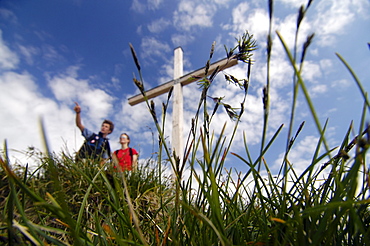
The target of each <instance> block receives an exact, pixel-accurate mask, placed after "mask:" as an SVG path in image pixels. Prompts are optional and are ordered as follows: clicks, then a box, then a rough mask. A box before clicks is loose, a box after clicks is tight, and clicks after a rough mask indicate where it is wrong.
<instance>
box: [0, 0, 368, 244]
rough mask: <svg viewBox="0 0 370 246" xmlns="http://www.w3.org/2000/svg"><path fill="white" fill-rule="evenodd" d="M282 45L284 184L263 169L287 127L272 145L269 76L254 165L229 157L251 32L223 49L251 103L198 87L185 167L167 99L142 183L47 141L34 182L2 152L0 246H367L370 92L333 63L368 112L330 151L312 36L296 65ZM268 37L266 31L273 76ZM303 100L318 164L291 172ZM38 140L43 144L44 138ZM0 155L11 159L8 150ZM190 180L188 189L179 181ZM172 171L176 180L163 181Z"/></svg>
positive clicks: (203, 83) (208, 81)
mask: <svg viewBox="0 0 370 246" xmlns="http://www.w3.org/2000/svg"><path fill="white" fill-rule="evenodd" d="M311 3H312V1H308V4H307V5H306V6H302V8H300V10H299V12H298V16H299V18H298V21H297V32H296V37H297V35H298V33H299V26H300V23H301V21H302V19H303V18H304V17H305V13H306V12H307V11H308V9H309V7H310V5H311ZM269 12H270V20H271V19H272V17H273V1H269ZM270 23H271V22H270ZM270 25H271V24H270ZM276 34H277V35H278V37H279V40H280V42H281V44H282V45H283V46H284V48H285V55H286V56H287V57H288V59H289V61H290V63H291V66H292V68H293V70H294V78H293V93H292V94H293V102H292V107H291V114H290V125H289V126H288V127H289V134H288V137H287V144H286V146H285V148H284V151H285V156H284V160H283V162H282V164H281V169H280V172H279V173H278V174H272V173H271V172H270V167H269V163H268V162H267V161H266V160H265V159H264V156H265V155H266V153H268V151H270V147H271V146H272V145H273V144H274V143H275V140H276V139H277V137H278V136H279V135H280V133H281V130H282V128H283V126H280V127H279V128H278V129H277V130H276V132H275V134H274V135H273V136H272V137H271V138H267V134H266V133H267V129H268V120H269V83H270V81H269V69H267V78H268V79H267V83H266V86H265V89H264V116H263V122H264V123H263V124H264V127H263V132H262V139H261V148H260V151H259V154H258V156H257V157H256V158H255V159H253V158H252V156H253V155H255V153H250V151H249V148H248V144H247V141H246V139H245V138H244V139H245V141H244V149H245V152H243V153H231V152H230V147H231V145H232V142H233V139H234V136H235V134H236V131H237V128H238V125H239V120H240V118H241V116H242V115H243V113H244V101H245V99H246V98H247V96H248V86H249V79H250V76H251V70H252V66H253V61H252V58H253V51H254V50H255V49H256V48H257V46H256V41H255V40H254V39H253V35H250V34H249V33H248V32H246V33H244V34H243V35H242V36H241V37H240V38H238V39H237V44H236V46H235V47H233V48H230V49H228V48H226V47H225V50H226V56H227V57H228V58H229V59H238V60H239V61H242V62H245V63H247V64H248V73H247V78H242V79H238V78H235V77H234V76H233V75H231V74H224V77H225V81H226V82H227V83H231V84H232V85H230V86H238V87H239V88H240V93H242V94H243V95H244V99H243V101H242V102H240V104H239V105H238V106H237V107H235V106H231V105H229V104H227V103H226V102H225V101H226V99H223V98H218V99H217V100H210V99H209V97H208V95H207V93H208V90H209V88H210V87H211V86H213V83H212V81H213V80H214V79H215V76H216V74H217V73H218V72H216V73H214V74H212V75H210V76H208V77H205V78H203V79H202V80H200V81H199V82H198V84H199V86H200V89H201V91H200V99H199V103H198V110H197V112H196V113H195V116H194V118H193V121H192V128H191V130H190V132H189V135H188V140H187V144H186V148H185V151H184V156H181V157H179V156H176V153H172V152H171V149H170V146H168V144H167V142H166V139H165V137H164V136H165V132H164V129H165V128H164V125H165V120H166V109H167V106H168V103H169V99H170V97H171V93H169V96H168V100H167V101H166V102H165V103H164V104H163V105H162V107H163V108H162V112H163V114H162V116H161V117H162V118H161V119H158V118H157V117H158V115H157V113H156V106H155V105H154V103H153V102H149V101H148V100H146V103H147V106H148V109H149V112H150V114H151V116H152V117H153V122H154V124H155V125H156V129H157V132H158V136H159V141H158V142H159V144H158V155H157V157H156V159H150V160H146V161H145V162H142V163H141V164H140V165H139V167H138V170H137V171H135V172H124V173H116V172H113V171H112V170H111V167H110V166H109V164H107V166H105V167H103V168H101V167H100V165H99V163H94V162H88V163H85V162H81V161H78V162H76V161H75V160H74V157H73V156H71V155H69V154H66V153H64V152H61V153H60V154H58V155H55V154H50V152H49V150H48V144H47V142H46V141H45V153H47V154H42V153H37V152H35V153H34V156H35V157H36V159H37V160H38V162H39V169H38V170H36V171H33V172H31V171H30V170H28V169H27V166H25V167H24V166H23V167H22V166H19V167H17V166H16V167H14V166H12V168H10V164H9V162H8V160H7V153H5V154H4V157H3V158H1V160H0V162H1V166H2V169H1V170H0V172H1V175H0V177H2V178H1V180H0V207H1V208H2V209H1V210H0V211H2V212H1V214H0V242H1V243H3V244H8V245H43V244H50V245H300V246H303V245H370V209H369V204H370V199H369V170H368V164H367V163H366V155H367V150H368V148H369V143H370V142H369V141H370V140H369V139H370V136H369V126H368V125H367V124H366V123H365V122H366V115H367V111H368V109H369V103H368V99H367V93H366V92H365V91H364V89H363V87H362V86H361V82H360V81H359V79H358V78H357V77H356V75H355V73H354V72H353V71H352V69H351V68H350V65H349V64H347V63H346V62H345V61H344V59H343V58H341V56H340V55H339V54H338V58H339V59H340V60H341V61H342V62H343V65H344V66H345V67H346V68H347V69H348V71H349V72H350V73H351V75H352V76H353V78H354V80H355V83H356V84H357V86H358V87H359V89H360V93H361V95H362V96H363V100H364V106H363V109H362V112H363V113H362V121H361V127H360V129H359V131H358V134H357V136H356V137H355V138H353V139H351V138H350V135H351V134H350V133H352V132H355V129H353V126H352V125H351V126H349V128H348V131H347V132H344V133H343V136H342V138H343V140H342V144H341V145H340V146H338V147H337V146H334V147H330V146H329V144H328V143H327V141H326V136H325V135H326V134H325V131H326V129H327V127H328V122H324V123H323V124H322V123H321V122H320V121H319V119H318V117H317V113H316V111H315V108H314V106H313V102H312V100H311V98H310V95H309V93H308V91H307V89H306V86H305V82H304V80H303V79H302V77H301V72H302V70H303V62H304V57H305V53H306V52H307V49H308V48H309V45H310V43H311V41H312V39H313V38H314V35H309V36H308V37H307V41H306V43H305V45H304V48H303V50H302V53H301V54H300V57H299V54H297V52H296V50H297V47H296V46H297V44H296V43H297V41H295V47H293V48H289V47H287V45H286V43H285V41H284V38H283V37H282V36H281V35H280V34H279V33H276ZM272 35H273V33H272V30H271V27H270V33H269V36H268V40H267V47H268V49H267V61H266V63H267V67H268V68H269V65H270V54H271V49H272V47H273V45H272V39H271V36H272ZM296 40H297V38H296ZM213 50H214V45H212V47H211V53H210V56H209V59H208V61H207V63H206V64H210V60H211V58H212V55H213ZM291 50H292V51H291ZM131 51H132V54H133V58H134V62H135V64H136V66H137V68H138V72H139V78H140V79H139V80H137V79H134V82H135V83H136V84H137V85H138V88H139V89H140V91H141V93H142V94H143V95H144V96H145V90H144V88H143V84H144V83H143V79H142V77H143V76H142V71H141V67H140V64H139V60H138V59H137V57H136V53H135V50H134V47H133V46H131ZM299 91H302V92H303V96H304V99H305V102H306V103H307V105H308V108H309V109H310V114H311V116H312V118H313V119H314V122H315V124H316V128H317V131H318V133H319V140H318V141H317V145H316V149H315V150H314V154H313V156H312V159H311V163H310V165H308V167H307V168H306V169H305V170H304V171H303V172H300V173H298V172H296V171H295V170H294V167H293V165H292V164H291V162H290V157H289V154H290V151H291V150H292V149H294V147H295V141H296V139H297V138H298V137H299V134H300V133H301V132H302V131H303V125H304V123H301V125H300V127H299V128H298V129H297V130H296V131H295V132H294V131H293V125H294V123H295V117H294V116H295V110H296V109H295V107H296V102H297V95H298V92H299ZM209 108H212V112H209ZM219 110H225V111H226V112H227V114H228V116H229V117H230V121H231V122H232V124H233V125H234V130H233V132H232V134H231V135H229V136H227V138H226V135H225V126H224V127H223V128H222V129H217V130H218V131H219V132H217V133H211V132H210V124H211V122H212V120H213V116H214V115H215V114H217V113H218V111H219ZM159 122H161V123H159ZM40 125H41V128H42V130H43V129H44V128H43V126H42V123H41V124H40ZM42 132H43V134H44V139H46V137H45V134H46V133H45V132H44V131H42ZM4 149H5V150H7V146H6V142H5V144H4ZM322 149H323V151H320V150H322ZM228 155H234V156H235V157H236V158H237V160H238V161H239V162H240V163H239V164H244V165H246V166H248V167H249V169H248V171H247V172H246V173H243V174H242V173H239V172H237V170H231V169H230V170H226V171H225V166H224V165H225V159H226V157H227V156H228ZM185 170H188V173H187V175H189V178H184V176H185ZM261 170H266V172H263V173H266V174H263V175H262V172H261ZM166 171H170V172H172V173H173V174H174V177H173V178H170V177H166V176H165V175H164V174H165V173H166ZM324 173H325V174H326V175H323V174H324Z"/></svg>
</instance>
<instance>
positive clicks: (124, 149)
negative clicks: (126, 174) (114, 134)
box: [112, 133, 139, 171]
mask: <svg viewBox="0 0 370 246" xmlns="http://www.w3.org/2000/svg"><path fill="white" fill-rule="evenodd" d="M119 143H120V144H121V149H119V150H116V151H114V153H113V156H112V158H113V162H114V163H115V165H114V168H115V170H117V171H126V170H127V171H131V170H136V167H137V159H138V155H139V154H138V152H137V151H136V150H135V149H133V148H130V147H129V144H130V137H129V136H128V135H127V134H126V133H122V134H121V136H120V138H119Z"/></svg>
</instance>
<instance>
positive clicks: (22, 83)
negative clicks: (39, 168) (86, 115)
mask: <svg viewBox="0 0 370 246" xmlns="http://www.w3.org/2000/svg"><path fill="white" fill-rule="evenodd" d="M0 88H1V91H2V96H1V97H0V115H1V116H2V119H4V120H2V121H1V123H0V136H1V137H2V139H7V143H8V147H9V149H10V150H13V151H10V156H11V157H12V159H13V158H16V159H22V156H23V155H20V154H19V151H25V150H27V148H28V147H35V148H37V149H39V150H42V151H44V147H43V145H42V142H43V141H42V138H41V134H40V124H39V119H40V117H42V118H43V121H44V126H45V131H46V133H47V134H48V136H47V138H48V142H49V147H50V148H51V150H61V148H62V147H63V146H64V144H65V143H66V142H68V143H69V144H70V147H72V148H74V147H75V146H76V143H77V142H78V139H76V138H75V137H74V135H75V132H74V130H73V129H74V128H75V127H74V123H73V116H72V110H70V109H68V108H65V107H64V106H58V105H57V104H56V102H54V101H52V100H51V99H48V98H46V97H44V96H43V95H41V94H40V93H39V88H38V86H37V85H36V83H35V81H34V80H33V78H32V76H31V75H29V74H27V73H23V74H17V73H14V72H6V73H3V74H2V75H1V76H0ZM5 119H6V120H5ZM66 126H67V127H66ZM78 135H79V134H78ZM55 136H60V137H55ZM64 141H65V142H64ZM79 143H80V142H79ZM23 164H25V163H23Z"/></svg>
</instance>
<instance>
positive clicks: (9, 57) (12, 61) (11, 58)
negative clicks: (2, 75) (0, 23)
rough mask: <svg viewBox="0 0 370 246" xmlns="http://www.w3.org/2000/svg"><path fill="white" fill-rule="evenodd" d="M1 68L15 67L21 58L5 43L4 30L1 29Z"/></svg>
mask: <svg viewBox="0 0 370 246" xmlns="http://www.w3.org/2000/svg"><path fill="white" fill-rule="evenodd" d="M0 54H1V55H0V69H6V70H8V69H14V68H16V67H17V66H18V63H19V58H18V55H17V54H16V53H15V52H13V51H11V50H10V49H9V48H8V46H7V45H6V44H5V42H4V40H3V37H2V31H1V30H0Z"/></svg>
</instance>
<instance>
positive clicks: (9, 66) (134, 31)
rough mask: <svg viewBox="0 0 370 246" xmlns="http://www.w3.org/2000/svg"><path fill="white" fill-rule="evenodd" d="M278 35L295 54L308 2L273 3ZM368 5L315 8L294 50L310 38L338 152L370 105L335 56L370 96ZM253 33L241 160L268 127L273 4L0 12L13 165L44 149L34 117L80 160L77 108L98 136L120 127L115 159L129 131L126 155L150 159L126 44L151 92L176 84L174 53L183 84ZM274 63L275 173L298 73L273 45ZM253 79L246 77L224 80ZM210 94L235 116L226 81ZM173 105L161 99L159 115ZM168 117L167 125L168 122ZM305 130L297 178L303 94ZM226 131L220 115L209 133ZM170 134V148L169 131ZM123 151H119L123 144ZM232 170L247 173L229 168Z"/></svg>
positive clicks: (3, 112) (69, 6)
mask: <svg viewBox="0 0 370 246" xmlns="http://www.w3.org/2000/svg"><path fill="white" fill-rule="evenodd" d="M274 3H275V5H274V9H275V11H274V24H273V28H272V29H273V31H276V30H278V31H279V32H280V33H281V34H282V36H283V38H284V39H285V41H286V42H287V44H288V45H289V47H290V48H292V47H293V40H294V32H295V23H296V18H297V12H298V9H299V7H300V6H301V5H302V4H304V5H306V4H307V1H306V0H276V1H274ZM368 13H370V2H369V1H368V0H352V1H349V0H320V1H319V0H315V1H313V3H312V6H311V7H310V9H309V11H308V14H307V17H306V19H305V20H304V23H303V24H302V28H301V32H300V36H299V47H301V46H302V43H303V41H304V40H305V39H306V37H307V36H308V35H310V34H311V33H315V38H314V41H313V43H312V45H311V46H310V48H309V52H308V53H307V57H306V62H305V64H304V72H303V77H304V79H305V83H306V85H307V88H308V90H309V93H310V95H311V97H312V100H313V102H314V105H315V107H316V110H317V112H318V114H319V116H320V120H321V122H322V124H324V122H325V120H326V119H327V118H328V119H329V126H328V135H327V137H328V140H329V144H330V146H331V147H334V146H338V145H339V144H340V143H341V140H342V138H343V137H344V135H345V132H346V130H347V128H348V127H349V124H350V123H351V121H353V122H354V125H355V128H354V129H355V130H356V131H355V132H354V133H353V136H354V135H355V134H356V132H357V131H358V125H359V122H360V119H361V118H360V117H361V112H362V104H363V100H362V98H361V94H360V92H359V90H358V88H357V86H356V84H355V83H354V81H353V80H352V78H351V76H350V75H349V73H348V71H347V70H346V69H345V68H344V66H343V64H342V63H341V62H340V61H339V59H338V58H337V57H336V55H335V53H336V52H337V53H339V54H341V55H342V56H343V57H344V58H345V59H346V60H347V62H348V63H349V64H350V65H351V66H352V68H353V69H354V71H355V72H356V73H357V75H358V77H359V79H360V80H361V81H362V83H363V86H364V87H365V90H367V91H368V90H369V87H370V86H369V77H370V71H369V65H370V50H369V47H368V42H370V32H369V30H370V16H369V14H368ZM246 30H248V31H249V33H251V34H253V35H254V38H255V39H256V40H257V44H258V50H257V51H256V52H255V53H254V56H253V58H254V60H255V63H254V65H253V68H252V76H251V84H250V89H249V95H248V97H247V101H246V104H245V108H246V112H245V114H244V115H243V118H242V121H241V124H240V127H239V132H238V134H237V137H236V139H235V140H234V143H233V146H232V149H231V151H232V152H236V153H239V154H240V155H242V156H245V152H244V147H243V139H242V135H243V132H244V133H245V134H246V136H247V141H248V144H249V148H250V150H251V151H252V155H253V157H254V158H256V157H257V156H258V154H259V146H260V139H261V133H262V122H263V106H262V88H263V87H264V86H265V84H266V55H265V50H266V49H265V47H266V35H267V31H268V12H267V1H261V0H251V1H240V0H197V1H194V0H176V1H173V0H134V1H123V0H121V1H119V0H114V1H97V0H63V1H61V0H56V1H49V0H37V1H25V0H17V1H14V0H2V1H0V90H1V97H0V117H1V121H0V124H1V126H0V138H1V140H5V139H6V140H7V144H8V148H9V149H10V155H11V157H12V158H13V160H14V161H15V160H19V161H21V162H22V163H25V162H28V161H30V160H27V159H25V157H24V155H22V154H20V153H19V151H25V150H27V148H28V147H31V146H32V147H36V148H37V149H40V150H43V147H42V142H41V134H40V129H39V121H38V119H39V117H42V118H43V121H44V124H45V129H46V133H47V137H48V141H49V147H50V148H51V150H53V151H55V152H60V151H61V150H62V149H63V150H66V149H67V150H68V151H69V152H71V153H73V152H74V151H75V150H77V149H78V148H79V147H80V145H81V144H82V142H83V138H82V136H81V134H80V132H79V130H78V128H77V127H76V126H75V123H74V120H75V114H74V111H73V107H74V102H75V101H77V102H79V104H80V105H81V107H82V110H83V111H82V113H83V115H82V120H83V123H84V125H85V126H86V127H88V128H89V129H91V130H94V131H98V130H99V125H100V124H101V122H102V120H103V119H105V118H107V119H111V120H113V121H114V122H115V125H116V128H115V131H114V132H113V134H111V135H110V139H111V146H112V149H117V148H119V144H118V137H119V134H120V133H122V132H126V133H128V134H129V135H130V137H131V140H132V143H131V146H132V147H134V148H136V149H137V150H138V151H139V152H140V156H141V157H140V158H141V159H145V158H148V157H150V156H151V155H152V153H153V152H155V151H156V149H155V147H154V148H153V142H154V144H155V143H156V138H155V139H154V140H153V137H152V131H154V130H155V128H154V125H153V123H152V120H151V117H150V115H149V113H148V110H147V109H146V108H145V104H139V105H136V106H133V107H132V106H130V105H129V104H128V102H127V99H128V98H130V97H131V96H134V95H136V94H138V93H139V91H138V90H137V89H136V87H135V86H134V84H133V82H132V78H133V77H134V76H138V74H137V71H136V68H135V65H134V62H133V59H132V56H131V53H130V49H129V43H131V44H132V45H133V46H134V47H135V50H136V52H137V54H138V57H139V60H140V63H141V65H142V70H143V76H144V83H145V87H146V88H147V89H150V88H152V87H155V86H158V85H159V84H161V83H164V82H167V81H169V80H171V79H172V78H173V51H174V49H175V48H176V47H179V46H181V47H182V49H183V51H184V74H186V73H188V72H190V71H193V70H196V69H199V68H201V67H203V66H204V65H205V63H206V61H207V59H208V57H209V51H210V48H211V45H212V43H213V42H214V41H216V52H215V57H214V60H213V61H217V60H219V59H222V58H224V57H225V52H224V48H223V45H226V46H227V47H233V46H234V45H235V44H236V43H235V38H238V37H240V36H241V35H242V34H243V33H244V32H245V31H246ZM273 39H274V46H273V48H274V50H273V54H272V63H271V109H270V113H271V115H270V119H269V136H270V137H271V136H272V134H273V133H274V131H276V129H277V128H278V127H279V126H280V125H281V124H285V127H284V129H283V131H282V133H281V136H280V137H279V138H278V140H277V141H276V144H275V145H274V146H273V147H272V150H271V154H269V155H268V156H267V157H266V161H267V162H268V163H269V165H270V166H271V167H273V170H278V169H279V164H280V163H281V156H282V154H283V152H284V150H285V142H286V136H287V129H288V124H289V113H290V110H289V109H290V105H291V98H292V95H291V93H292V69H291V67H290V65H289V63H288V61H287V57H286V54H285V52H284V51H283V48H282V45H281V43H280V42H279V40H278V38H277V36H276V35H274V37H273ZM228 72H229V73H231V74H233V75H234V76H236V77H238V78H245V77H246V66H245V65H243V64H239V65H238V66H235V67H233V68H231V69H229V70H228ZM210 93H211V94H212V95H213V96H217V97H220V96H225V102H227V103H229V104H231V105H233V106H235V107H237V106H238V105H239V103H240V102H241V98H242V93H241V92H240V91H239V90H238V89H237V88H234V87H232V86H230V85H228V84H227V83H226V82H224V81H223V79H222V76H219V77H218V78H217V80H216V83H215V86H214V87H213V88H212V90H211V91H210ZM199 96H200V90H199V88H198V86H197V85H196V83H193V84H191V85H189V86H186V87H184V105H185V107H184V124H185V133H187V132H188V129H189V124H190V121H191V118H192V117H193V116H194V113H195V106H196V105H195V104H194V102H197V101H198V100H199ZM165 98H166V96H162V97H158V98H156V99H155V100H154V101H155V102H156V105H158V106H157V112H160V111H161V109H160V105H161V103H162V101H164V100H165ZM171 118H172V111H170V112H169V115H168V120H167V122H171ZM302 121H306V125H305V128H304V129H303V132H302V134H301V135H300V137H299V138H298V139H297V143H296V145H295V148H294V149H293V151H292V153H291V155H290V158H291V162H292V163H293V164H294V165H295V167H296V168H297V169H303V168H305V167H306V166H307V165H308V164H309V160H310V158H311V157H312V154H313V151H314V149H315V146H316V142H317V138H318V134H317V130H316V128H315V127H314V125H313V122H312V117H311V115H310V114H309V112H308V110H307V105H306V103H305V101H304V100H303V97H302V93H300V98H299V103H298V110H297V116H296V125H295V126H294V129H297V127H298V125H299V124H300V123H301V122H302ZM225 122H227V126H228V128H227V134H229V133H230V132H231V129H232V126H233V123H232V122H231V121H230V120H229V119H228V117H227V115H226V113H225V112H221V111H220V112H219V114H218V115H217V117H216V118H215V120H214V122H213V123H212V127H213V129H214V130H215V132H216V134H217V133H218V132H220V130H221V127H222V125H223V124H224V123H225ZM166 133H167V135H168V136H169V137H168V139H170V135H171V126H170V125H168V126H167V129H166ZM116 140H117V141H116ZM228 167H235V168H236V169H238V170H241V171H245V170H247V167H246V166H245V165H244V164H242V163H240V162H237V161H235V160H234V159H232V158H231V157H230V161H229V162H228Z"/></svg>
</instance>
